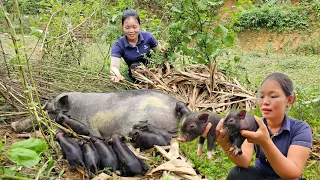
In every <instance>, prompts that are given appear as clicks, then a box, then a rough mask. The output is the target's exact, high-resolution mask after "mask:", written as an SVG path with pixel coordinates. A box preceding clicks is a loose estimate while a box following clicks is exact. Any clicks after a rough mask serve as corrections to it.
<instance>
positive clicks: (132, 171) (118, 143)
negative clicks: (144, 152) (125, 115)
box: [108, 134, 148, 176]
mask: <svg viewBox="0 0 320 180" xmlns="http://www.w3.org/2000/svg"><path fill="white" fill-rule="evenodd" d="M108 142H109V143H111V144H112V148H113V150H114V152H115V153H116V154H117V156H118V159H119V161H120V164H121V167H122V175H124V176H134V175H136V174H141V175H143V174H144V173H145V172H146V171H147V170H148V166H147V164H146V163H144V162H143V161H142V160H140V159H139V158H137V157H136V155H135V154H134V153H133V152H132V151H131V150H130V149H129V147H128V146H127V144H126V140H125V138H124V137H123V136H120V135H119V134H113V135H112V138H111V139H110V140H109V141H108Z"/></svg>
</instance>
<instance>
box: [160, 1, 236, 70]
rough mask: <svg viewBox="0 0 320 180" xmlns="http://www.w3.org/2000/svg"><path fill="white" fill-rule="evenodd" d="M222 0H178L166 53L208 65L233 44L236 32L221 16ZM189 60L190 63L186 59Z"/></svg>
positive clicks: (169, 27) (173, 10)
mask: <svg viewBox="0 0 320 180" xmlns="http://www.w3.org/2000/svg"><path fill="white" fill-rule="evenodd" d="M222 4H223V1H219V0H217V1H209V0H202V1H190V0H180V1H176V2H175V3H174V4H173V6H172V12H173V18H172V21H173V22H172V23H170V24H169V26H168V29H167V32H166V41H167V42H168V43H169V47H168V51H167V55H168V56H169V57H171V59H177V54H178V53H181V55H182V56H183V57H185V56H186V57H188V58H189V59H191V60H190V61H189V63H190V62H191V63H192V62H196V63H201V64H209V63H210V61H211V60H212V59H214V60H215V59H216V57H217V56H219V53H220V52H221V50H222V49H224V48H225V47H230V46H232V45H233V44H234V40H235V37H236V34H235V33H234V32H233V31H231V30H230V29H228V28H227V26H226V25H225V24H224V23H223V22H219V21H215V24H214V23H212V22H213V21H214V20H218V19H221V17H220V16H219V15H218V10H217V9H219V8H218V7H219V6H221V5H222ZM183 63H188V62H183Z"/></svg>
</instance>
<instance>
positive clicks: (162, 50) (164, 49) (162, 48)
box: [160, 45, 166, 53]
mask: <svg viewBox="0 0 320 180" xmlns="http://www.w3.org/2000/svg"><path fill="white" fill-rule="evenodd" d="M165 51H166V46H165V45H163V46H160V52H162V53H163V52H165Z"/></svg>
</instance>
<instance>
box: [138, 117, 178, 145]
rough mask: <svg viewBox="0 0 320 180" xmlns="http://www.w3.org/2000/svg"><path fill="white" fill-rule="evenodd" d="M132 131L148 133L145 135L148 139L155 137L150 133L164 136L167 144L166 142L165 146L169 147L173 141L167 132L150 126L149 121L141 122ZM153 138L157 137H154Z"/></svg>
mask: <svg viewBox="0 0 320 180" xmlns="http://www.w3.org/2000/svg"><path fill="white" fill-rule="evenodd" d="M132 129H134V130H140V131H143V132H148V133H149V134H148V133H145V136H146V138H147V139H150V138H151V137H152V136H153V135H151V134H150V133H153V134H155V135H158V136H162V137H163V138H164V140H165V142H166V143H165V145H168V144H169V143H170V141H171V139H172V135H171V134H170V133H168V132H167V131H165V130H162V129H158V128H156V127H155V126H153V125H151V124H149V123H148V121H139V123H138V124H135V125H134V126H133V127H132ZM142 136H143V135H142ZM148 137H149V138H148ZM153 137H156V136H153ZM139 139H140V138H139ZM158 142H160V141H158ZM157 145H159V144H157Z"/></svg>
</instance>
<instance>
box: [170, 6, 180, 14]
mask: <svg viewBox="0 0 320 180" xmlns="http://www.w3.org/2000/svg"><path fill="white" fill-rule="evenodd" d="M172 11H173V12H178V13H182V12H181V11H180V10H179V9H178V8H177V7H175V6H172Z"/></svg>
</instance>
